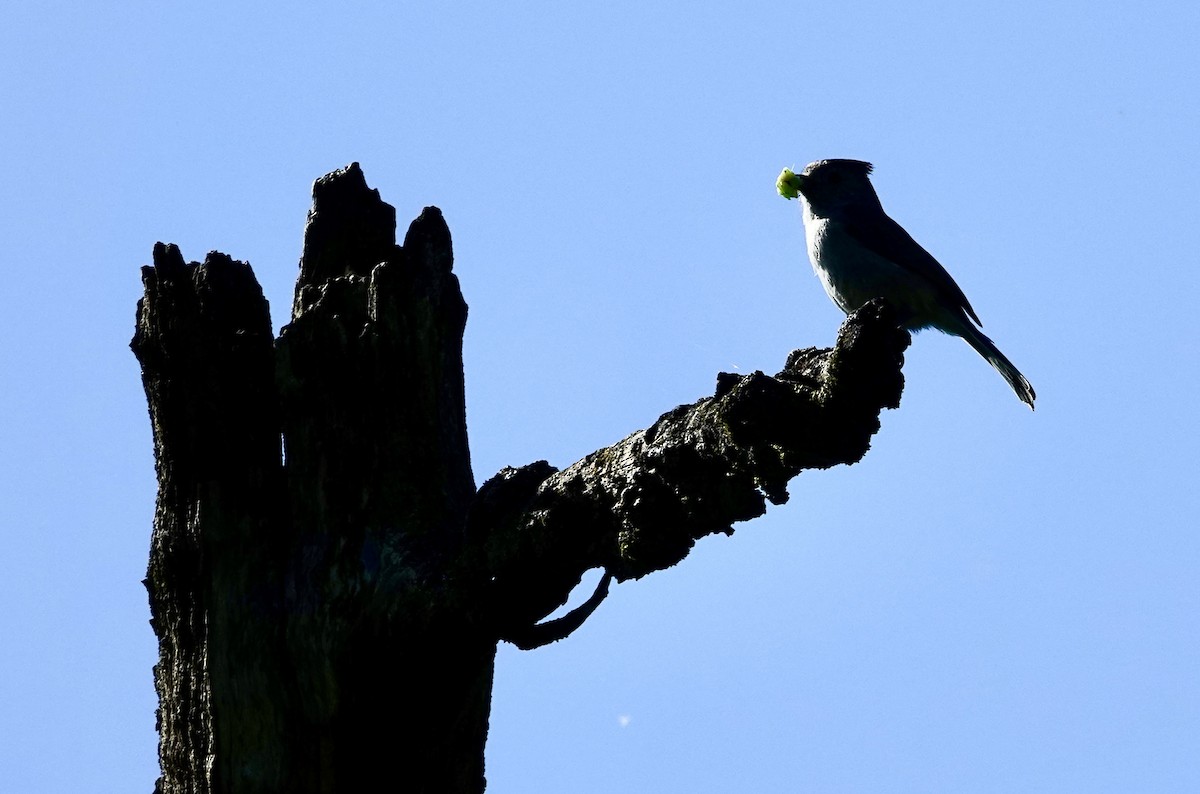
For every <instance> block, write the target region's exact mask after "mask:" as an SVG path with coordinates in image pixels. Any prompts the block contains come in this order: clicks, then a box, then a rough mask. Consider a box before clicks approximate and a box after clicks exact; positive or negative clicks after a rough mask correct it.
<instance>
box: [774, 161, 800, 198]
mask: <svg viewBox="0 0 1200 794" xmlns="http://www.w3.org/2000/svg"><path fill="white" fill-rule="evenodd" d="M803 185H804V177H803V176H801V175H800V174H797V173H795V172H793V171H792V169H790V168H785V169H783V172H782V173H780V174H779V178H778V179H776V180H775V189H776V190H778V191H779V195H781V196H783V197H784V198H785V199H794V198H797V197H798V196H799V195H800V188H801V187H802V186H803Z"/></svg>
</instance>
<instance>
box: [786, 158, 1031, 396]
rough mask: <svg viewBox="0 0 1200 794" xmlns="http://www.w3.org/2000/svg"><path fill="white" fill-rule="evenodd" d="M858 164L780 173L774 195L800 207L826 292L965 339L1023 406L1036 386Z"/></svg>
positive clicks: (846, 306)
mask: <svg viewBox="0 0 1200 794" xmlns="http://www.w3.org/2000/svg"><path fill="white" fill-rule="evenodd" d="M870 173H871V164H870V163H864V162H862V161H861V160H818V161H816V162H815V163H809V164H808V165H807V166H805V168H804V170H803V171H801V172H800V173H799V174H796V173H793V172H792V171H791V170H789V169H787V168H785V169H783V173H782V174H780V175H779V179H778V181H777V182H776V183H775V186H776V188H777V189H778V190H779V195H781V196H783V197H784V198H787V199H793V198H796V197H797V196H798V197H799V198H800V201H801V203H802V204H803V205H804V240H805V242H806V243H807V247H808V257H809V259H811V260H812V264H813V270H815V271H816V273H817V277H818V278H820V279H821V283H822V284H823V285H824V286H825V292H826V293H827V294H828V295H829V297H830V298H831V299H832V300H833V302H834V303H836V304H837V305H838V307H839V308H840V309H841V310H842V311H844V312H846V313H847V314H849V313H850V312H852V311H854V310H855V309H857V308H859V307H860V306H862V305H863V304H864V303H866V302H867V301H869V300H871V299H872V298H885V299H887V301H888V302H889V303H891V304H892V306H893V308H895V309H896V311H897V312H898V314H899V315H900V321H901V322H902V323H903V325H904V327H905V328H907V329H909V330H910V331H919V330H921V329H922V328H936V329H938V330H939V331H942V332H944V333H947V334H953V335H954V336H959V337H962V338H963V339H965V340H966V341H967V344H969V345H970V346H971V347H973V348H975V350H976V351H977V352H978V353H979V355H981V356H983V357H984V358H985V359H987V362H988V363H989V364H991V365H992V366H993V367H995V368H996V371H997V372H999V373H1000V374H1001V375H1002V376H1004V379H1005V380H1006V381H1008V385H1009V386H1011V387H1012V390H1013V391H1014V392H1016V393H1017V397H1019V398H1020V400H1021V402H1023V403H1025V404H1026V405H1028V406H1029V407H1030V408H1033V400H1034V397H1035V395H1034V393H1033V387H1032V386H1030V385H1029V381H1028V380H1026V379H1025V376H1024V375H1022V374H1021V373H1020V372H1019V371H1018V370H1017V368H1016V367H1015V366H1013V363H1012V362H1011V361H1009V360H1008V358H1007V357H1005V355H1004V354H1003V353H1001V352H1000V350H999V349H998V348H997V347H996V345H995V344H993V343H992V340H991V339H988V338H987V337H986V336H984V335H983V333H982V332H981V331H980V330H979V328H978V327H977V326H980V325H982V324H983V323H981V322H979V318H978V317H977V316H975V310H974V309H972V308H971V304H970V303H968V302H967V296H966V295H963V291H962V290H961V289H959V288H958V285H957V284H955V283H954V279H952V278H950V274H949V273H947V272H946V269H945V268H944V267H942V266H941V265H940V264H939V263H938V261H937V260H936V259H934V258H933V257H932V256H930V254H929V253H928V252H927V251H926V250H925V249H924V248H922V247H921V246H920V245H919V244H918V243H917V241H916V240H914V239H913V238H912V237H910V236H909V235H908V232H906V231H904V229H902V228H901V227H900V224H898V223H896V222H895V221H894V220H892V219H891V218H889V217H888V216H887V213H885V212H884V211H883V205H882V204H880V203H879V196H878V195H876V193H875V188H874V187H873V186H872V185H871V180H870V179H869V178H868V175H869V174H870Z"/></svg>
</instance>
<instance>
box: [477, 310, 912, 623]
mask: <svg viewBox="0 0 1200 794" xmlns="http://www.w3.org/2000/svg"><path fill="white" fill-rule="evenodd" d="M909 341H910V337H909V334H908V333H907V332H906V331H904V330H903V329H902V328H900V327H899V326H898V325H897V323H896V321H895V317H894V315H893V313H892V311H891V309H890V307H888V306H887V304H886V303H885V302H883V301H873V302H871V303H869V304H867V305H866V306H864V307H863V308H862V309H860V310H859V311H858V312H856V313H855V314H854V315H852V316H851V317H849V318H847V320H846V322H845V324H844V325H843V326H842V328H841V331H840V332H839V334H838V340H837V344H836V345H835V346H834V347H833V348H832V349H825V350H819V349H815V348H808V349H805V350H797V351H794V352H793V353H792V354H791V355H790V356H789V357H788V360H787V363H786V365H785V367H784V368H783V370H782V371H780V372H779V373H778V374H777V375H775V376H774V377H768V376H767V375H764V374H763V373H761V372H755V373H753V374H751V375H746V376H740V375H730V374H727V373H722V374H721V375H720V376H718V378H717V389H716V393H715V394H714V396H712V397H709V398H706V399H703V400H700V401H699V402H697V403H693V404H691V405H681V406H679V407H678V408H676V409H674V410H673V411H670V412H668V413H666V414H663V415H662V416H661V417H660V418H659V419H658V421H657V422H655V423H654V424H653V425H651V426H650V427H649V428H647V429H645V430H640V431H638V432H636V433H634V434H632V435H630V436H628V437H627V438H625V439H624V440H622V441H620V442H618V443H616V444H614V445H613V446H611V447H607V448H605V449H602V450H599V451H597V452H593V453H592V454H591V455H588V456H587V457H586V458H584V459H583V460H581V461H579V462H578V463H575V464H574V465H572V466H570V467H568V468H567V469H565V470H563V471H558V470H556V469H554V468H553V467H552V466H550V465H549V464H548V463H546V462H545V461H540V462H538V463H534V464H530V465H529V466H525V467H522V468H520V469H505V470H504V471H502V472H500V473H499V474H497V475H496V476H495V477H493V478H492V479H491V480H489V481H488V482H487V483H485V484H484V486H483V488H481V489H480V493H479V495H478V497H477V500H476V504H475V507H474V508H473V511H472V516H471V535H472V536H473V537H475V538H477V539H479V540H480V542H482V543H483V548H484V549H485V555H486V566H487V569H488V572H489V575H490V583H491V586H490V590H489V596H490V597H489V603H490V604H492V605H493V607H494V610H493V612H494V617H495V620H496V621H497V625H498V626H499V627H500V629H499V630H500V634H501V636H504V637H521V636H523V632H525V631H528V630H529V628H528V627H530V626H533V625H534V624H535V623H536V621H537V620H539V619H540V618H542V617H543V616H544V615H546V614H548V613H549V612H551V611H553V610H554V609H556V608H558V607H559V606H561V605H562V604H563V603H564V602H565V600H566V598H567V595H568V594H569V593H570V591H571V589H572V588H573V587H574V585H575V584H577V583H578V582H579V579H580V577H581V576H582V574H583V573H584V572H585V571H587V570H589V569H591V568H596V567H601V568H604V569H605V570H606V571H607V572H608V573H610V574H611V575H612V576H614V577H615V578H616V579H617V580H618V581H623V580H626V579H631V578H637V577H641V576H645V575H646V574H648V573H651V572H653V571H657V570H661V569H663V568H667V567H670V566H672V565H674V564H676V563H677V562H679V561H680V560H682V559H683V558H684V557H685V556H686V555H687V553H688V552H689V551H690V550H691V548H692V545H693V544H694V543H695V541H696V540H697V539H699V538H701V537H704V536H705V535H710V534H713V533H716V532H723V533H725V534H732V533H733V526H732V525H733V524H734V523H735V522H738V521H746V520H748V519H751V518H754V517H756V516H759V515H762V514H763V513H764V512H765V511H766V503H767V502H768V501H769V502H772V503H775V504H781V503H783V502H785V501H787V498H788V493H787V482H788V480H790V479H791V478H792V477H794V476H796V475H797V474H799V473H800V471H802V470H803V469H824V468H829V467H830V466H834V465H837V464H839V463H854V462H856V461H858V460H860V459H861V458H862V456H863V455H864V454H866V452H867V449H868V448H869V445H870V438H871V436H872V435H873V434H874V433H875V432H876V431H877V430H878V429H879V418H878V417H879V411H880V410H882V409H883V408H894V407H896V406H897V405H898V404H899V400H900V393H901V390H902V388H903V382H904V381H903V376H902V374H901V372H900V368H901V365H902V363H903V352H904V350H905V348H907V346H908V344H909ZM589 614H590V613H589ZM518 644H520V643H518Z"/></svg>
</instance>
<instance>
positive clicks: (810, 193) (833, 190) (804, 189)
mask: <svg viewBox="0 0 1200 794" xmlns="http://www.w3.org/2000/svg"><path fill="white" fill-rule="evenodd" d="M870 173H871V164H870V163H864V162H863V161H862V160H817V161H816V162H815V163H809V164H808V165H806V166H805V167H804V170H803V171H801V172H800V173H798V174H797V173H793V172H792V171H791V169H788V168H785V169H783V173H781V174H780V175H779V179H777V180H776V181H775V188H776V190H778V191H779V195H781V196H783V197H784V198H786V199H794V198H797V197H800V198H801V199H803V201H804V203H805V204H806V205H807V206H808V209H809V211H810V212H812V214H813V215H815V216H817V217H818V218H828V217H832V216H838V215H841V214H844V213H845V212H847V211H851V212H853V211H854V210H857V209H865V208H867V207H879V206H880V205H879V197H878V196H877V195H875V188H874V187H872V186H871V180H870V179H869V178H868V175H869V174H870Z"/></svg>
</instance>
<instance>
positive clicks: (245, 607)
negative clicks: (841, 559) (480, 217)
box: [133, 164, 908, 793]
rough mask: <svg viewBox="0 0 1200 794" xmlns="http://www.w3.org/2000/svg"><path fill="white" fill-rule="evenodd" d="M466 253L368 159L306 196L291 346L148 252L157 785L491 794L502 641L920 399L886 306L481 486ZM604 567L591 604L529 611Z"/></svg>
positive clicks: (142, 318)
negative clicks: (460, 258)
mask: <svg viewBox="0 0 1200 794" xmlns="http://www.w3.org/2000/svg"><path fill="white" fill-rule="evenodd" d="M452 261H453V257H452V251H451V242H450V233H449V230H448V229H447V228H446V225H445V223H444V222H443V220H442V217H441V213H440V212H439V211H438V210H437V209H436V208H432V207H431V208H427V209H426V210H425V211H424V212H422V214H421V216H420V217H419V218H417V220H415V221H414V222H413V223H412V225H411V226H410V228H409V230H408V233H407V235H406V237H405V239H404V242H403V245H400V246H398V245H396V242H395V210H394V209H393V208H392V207H390V206H389V205H387V204H386V203H384V202H383V201H382V200H381V199H380V197H379V194H378V192H377V191H374V190H371V189H370V188H368V187H367V185H366V182H365V179H364V178H363V175H362V172H361V170H360V169H359V168H358V166H357V164H355V165H351V166H350V167H348V168H346V169H343V170H341V171H337V172H334V173H332V174H330V175H328V176H326V177H323V178H322V179H320V180H318V181H317V182H316V184H315V185H314V189H313V209H312V211H311V213H310V215H309V221H308V226H307V228H306V232H305V243H304V253H303V257H302V259H301V263H300V278H299V281H298V283H297V287H296V295H295V299H294V302H293V307H292V308H293V316H292V321H291V323H290V324H289V325H287V326H286V327H285V328H284V330H283V332H282V333H281V335H280V337H279V338H278V339H277V340H275V339H273V338H272V333H271V322H270V317H269V312H268V307H267V302H266V301H265V300H264V299H263V296H262V292H261V290H260V288H259V286H258V284H257V282H256V281H255V279H254V276H253V273H252V272H251V270H250V267H249V266H248V265H246V264H244V263H241V262H236V261H233V260H231V259H230V258H228V257H226V256H224V255H222V254H217V253H212V254H209V255H208V257H207V258H206V260H205V261H204V263H203V264H197V263H191V264H186V263H185V262H184V260H183V257H182V255H181V254H180V252H179V250H178V249H177V248H175V247H174V246H168V245H161V244H160V245H158V246H156V247H155V250H154V264H153V266H152V267H147V268H144V269H143V282H144V285H145V296H144V297H143V299H142V300H141V301H140V302H139V304H138V319H137V331H136V334H135V336H134V340H133V349H134V352H135V353H136V355H137V357H138V359H139V361H140V362H141V364H142V372H143V381H144V383H145V387H146V396H147V399H148V401H149V404H150V415H151V424H152V426H153V429H154V444H155V456H156V461H157V471H158V478H159V495H158V506H157V510H156V513H155V521H154V532H153V536H152V540H151V554H150V566H149V572H148V577H147V588H148V590H149V592H150V602H151V613H152V616H153V624H154V629H155V632H156V634H157V635H158V637H159V647H160V660H159V663H158V665H157V666H156V667H155V682H156V686H157V688H158V692H159V698H160V709H159V732H160V735H161V742H160V761H161V764H162V777H161V778H160V779H159V781H158V785H157V787H156V790H158V791H162V792H172V793H174V792H210V791H212V792H250V791H262V792H266V791H301V792H303V791H321V792H332V791H355V790H366V789H370V790H386V791H413V792H435V791H436V792H479V791H482V790H483V787H484V777H483V747H484V742H485V739H486V735H487V721H488V709H489V704H490V697H491V685H492V669H493V659H494V656H495V650H496V645H497V643H498V642H499V641H500V640H502V639H506V640H509V641H511V642H513V643H515V644H517V645H518V646H520V647H523V648H533V647H537V646H539V645H543V644H545V643H547V642H552V641H554V640H557V639H560V638H562V637H564V636H566V635H567V634H569V633H570V632H571V631H573V630H575V629H576V628H578V626H579V625H580V624H581V623H582V622H583V621H584V620H585V619H586V618H587V616H588V615H590V614H591V613H592V611H593V610H594V609H596V608H597V606H598V605H599V604H600V602H601V601H602V600H603V598H604V595H605V594H606V593H607V591H608V587H609V583H610V582H611V581H612V579H616V580H618V581H621V580H625V579H629V578H632V577H638V576H643V575H645V574H647V573H650V572H652V571H655V570H660V569H662V568H666V567H669V566H671V565H674V564H675V563H677V562H679V561H680V560H681V559H683V557H684V556H686V555H687V553H688V551H689V550H690V548H691V546H692V544H693V543H694V542H695V540H696V539H697V538H700V537H702V536H704V535H706V534H711V533H714V532H725V533H731V532H732V531H733V530H732V524H733V523H734V522H737V521H744V520H746V519H749V518H753V517H755V516H758V515H761V514H762V513H763V512H764V510H765V509H766V503H767V502H768V501H769V502H774V503H779V502H783V501H785V500H786V498H787V491H786V484H787V482H788V480H790V479H791V478H792V477H794V476H795V475H796V474H797V473H799V472H800V471H801V470H802V469H806V468H826V467H829V466H833V465H836V464H838V463H853V462H855V461H857V460H858V459H860V458H861V457H862V455H863V454H865V452H866V450H867V448H868V444H869V439H870V437H871V435H872V434H873V433H874V432H875V431H876V430H877V429H878V427H879V424H878V414H879V411H880V410H881V409H882V408H883V407H895V406H896V405H897V403H898V401H899V398H900V392H901V389H902V385H903V381H902V377H901V375H900V366H901V363H902V354H903V350H904V349H905V347H906V346H907V344H908V335H907V333H905V332H904V331H903V330H901V329H899V328H897V327H896V323H895V321H894V318H893V317H892V315H891V312H890V310H889V309H888V307H887V306H886V305H884V304H882V303H879V302H875V303H871V304H868V305H867V306H866V307H864V308H863V309H862V310H860V311H859V312H858V313H856V314H855V315H854V316H852V317H850V318H849V319H848V320H847V321H846V324H845V325H844V326H843V327H842V330H841V332H840V334H839V336H838V341H837V344H836V346H835V347H834V348H833V349H832V350H818V349H813V348H810V349H806V350H800V351H795V352H793V353H792V354H791V356H790V357H789V358H788V361H787V364H786V366H785V367H784V369H783V371H781V372H780V373H779V374H778V375H776V376H775V377H768V376H766V375H763V374H762V373H757V372H756V373H754V374H752V375H748V376H736V375H726V374H722V375H720V376H718V380H717V389H716V393H715V395H714V396H713V397H709V398H706V399H703V400H700V401H699V402H697V403H695V404H693V405H685V406H680V407H678V408H676V409H675V410H673V411H670V412H668V413H666V414H664V415H663V416H662V417H661V418H660V419H659V420H658V421H657V422H656V423H655V424H654V425H652V426H651V427H649V428H647V429H645V430H641V431H638V432H636V433H634V434H633V435H631V436H629V437H628V438H626V439H624V440H623V441H621V442H619V443H617V444H615V445H613V446H612V447H609V448H607V449H603V450H599V451H597V452H595V453H593V454H591V455H589V456H588V457H586V458H584V459H583V460H581V461H579V462H578V463H576V464H574V465H573V466H570V467H568V468H567V469H565V470H562V471H558V470H556V469H555V468H554V467H552V466H550V465H549V464H548V463H546V462H544V461H543V462H538V463H534V464H530V465H528V466H524V467H521V468H507V469H505V470H503V471H501V472H500V473H499V474H497V475H496V476H495V477H493V478H491V479H490V480H489V481H488V482H487V483H485V484H484V486H483V487H482V488H481V489H479V491H478V492H476V489H475V485H474V479H473V476H472V473H471V466H470V456H469V451H468V446H467V432H466V421H465V412H464V396H463V371H462V333H463V328H464V325H465V322H466V304H465V303H464V301H463V299H462V295H461V292H460V290H459V287H458V281H457V279H456V277H455V276H454V275H453V273H452V272H451V266H452ZM597 567H600V568H604V569H605V571H606V574H605V576H604V577H603V579H602V581H601V584H600V586H599V587H598V588H597V590H596V592H595V593H594V594H593V596H592V597H591V598H590V599H588V601H587V602H585V603H584V604H583V605H581V606H579V607H577V608H576V609H575V610H573V611H572V612H571V613H569V614H568V615H566V616H565V617H563V618H560V619H558V620H555V621H547V622H544V623H539V621H540V620H542V619H543V618H544V617H545V616H546V615H548V614H549V613H550V612H552V611H553V610H555V609H556V608H558V607H559V606H561V605H562V604H563V603H565V601H566V599H567V596H568V595H569V593H570V591H571V589H572V588H573V587H574V586H575V585H576V584H577V583H578V582H579V579H580V577H581V576H582V574H583V573H584V572H585V571H587V570H589V569H591V568H597Z"/></svg>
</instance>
